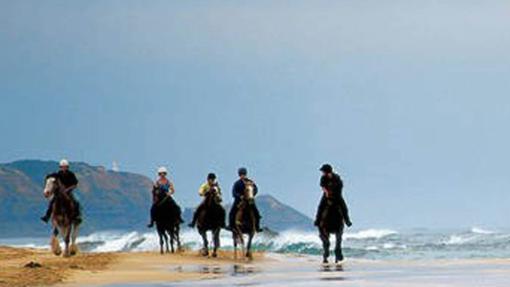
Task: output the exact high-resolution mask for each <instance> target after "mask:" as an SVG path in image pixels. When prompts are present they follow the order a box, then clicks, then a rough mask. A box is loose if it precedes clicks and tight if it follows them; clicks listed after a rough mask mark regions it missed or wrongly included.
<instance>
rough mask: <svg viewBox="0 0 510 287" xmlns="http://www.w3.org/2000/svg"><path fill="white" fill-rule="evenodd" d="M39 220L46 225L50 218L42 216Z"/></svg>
mask: <svg viewBox="0 0 510 287" xmlns="http://www.w3.org/2000/svg"><path fill="white" fill-rule="evenodd" d="M41 220H42V221H43V222H44V223H48V221H50V216H48V215H44V216H42V217H41Z"/></svg>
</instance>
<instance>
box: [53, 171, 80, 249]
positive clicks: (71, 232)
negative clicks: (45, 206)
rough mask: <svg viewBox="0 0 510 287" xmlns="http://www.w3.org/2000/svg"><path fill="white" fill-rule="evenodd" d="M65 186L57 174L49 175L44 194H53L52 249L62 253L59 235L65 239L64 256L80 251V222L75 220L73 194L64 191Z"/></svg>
mask: <svg viewBox="0 0 510 287" xmlns="http://www.w3.org/2000/svg"><path fill="white" fill-rule="evenodd" d="M64 189H65V188H64V186H63V185H62V183H61V182H60V180H59V179H58V177H57V176H56V175H55V174H51V175H48V176H47V177H46V181H45V184H44V196H45V197H46V198H49V197H51V196H53V204H52V213H51V223H52V226H53V234H52V236H51V243H50V244H51V250H52V252H53V253H54V254H55V255H57V256H58V255H60V254H62V249H61V247H60V242H59V240H58V235H59V234H60V235H61V236H62V238H63V239H64V243H65V249H64V257H69V256H72V255H75V254H76V253H77V252H78V247H77V245H76V238H77V237H78V231H79V225H80V223H79V222H76V221H74V220H73V218H74V217H75V215H76V210H75V208H76V206H75V203H74V201H73V199H72V198H71V195H69V194H68V193H66V192H65V191H64Z"/></svg>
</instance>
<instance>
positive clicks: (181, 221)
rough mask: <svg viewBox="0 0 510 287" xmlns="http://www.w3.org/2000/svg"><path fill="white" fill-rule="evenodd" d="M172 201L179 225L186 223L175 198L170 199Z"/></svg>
mask: <svg viewBox="0 0 510 287" xmlns="http://www.w3.org/2000/svg"><path fill="white" fill-rule="evenodd" d="M170 201H171V203H172V206H173V207H174V210H175V214H174V215H175V216H178V217H179V223H184V219H182V211H181V207H180V206H179V205H177V202H175V200H174V199H173V197H170Z"/></svg>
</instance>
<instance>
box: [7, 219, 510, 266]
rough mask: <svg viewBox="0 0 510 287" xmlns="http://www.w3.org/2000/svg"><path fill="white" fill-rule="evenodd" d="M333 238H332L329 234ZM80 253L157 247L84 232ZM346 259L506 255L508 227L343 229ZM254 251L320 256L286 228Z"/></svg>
mask: <svg viewBox="0 0 510 287" xmlns="http://www.w3.org/2000/svg"><path fill="white" fill-rule="evenodd" d="M48 239H49V236H48V237H45V238H4V239H1V238H0V245H7V246H14V247H32V248H47V247H48ZM331 239H332V240H333V239H334V238H333V236H332V238H331ZM181 240H182V243H183V246H184V247H186V248H189V249H197V250H198V249H199V248H200V247H201V244H202V243H201V238H200V236H199V234H198V233H197V232H196V231H195V230H190V229H185V230H183V231H182V232H181ZM78 243H79V246H80V249H81V250H82V251H84V252H108V251H124V252H139V251H157V250H158V248H159V240H158V236H157V234H156V232H155V231H154V230H153V231H147V232H139V231H101V232H96V233H92V234H89V235H82V236H80V237H79V239H78ZM221 243H222V248H224V249H227V250H229V249H232V238H231V236H230V232H226V231H224V232H222V234H221ZM343 247H344V248H343V250H344V255H345V256H346V257H347V258H356V259H370V260H422V259H476V258H479V259H487V258H510V231H508V230H487V229H482V228H478V227H473V228H468V229H465V230H462V229H460V230H446V231H438V230H429V229H414V230H413V229H411V230H396V229H375V228H374V229H363V230H353V231H350V230H349V231H347V232H346V233H345V234H344V241H343ZM253 248H254V250H258V251H265V252H268V253H274V254H283V255H284V254H301V255H309V256H320V255H321V253H322V247H321V241H320V239H319V237H318V234H317V232H312V231H296V230H288V231H284V232H280V233H279V234H265V233H260V234H258V235H257V236H256V237H255V239H254V245H253Z"/></svg>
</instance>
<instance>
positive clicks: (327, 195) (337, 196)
mask: <svg viewBox="0 0 510 287" xmlns="http://www.w3.org/2000/svg"><path fill="white" fill-rule="evenodd" d="M320 171H322V177H321V182H320V185H321V188H322V191H323V195H322V198H321V202H320V204H319V208H318V210H317V215H316V216H315V223H314V224H315V225H316V226H319V222H320V218H321V216H322V214H323V212H324V209H325V208H326V206H327V205H328V201H330V203H331V204H334V205H339V206H340V210H341V212H342V215H343V217H344V221H345V224H346V225H347V226H348V227H350V226H351V225H352V222H351V220H350V218H349V210H348V209H347V204H346V203H345V200H344V198H343V196H342V189H343V186H344V184H343V182H342V179H341V178H340V176H339V175H338V174H336V173H334V172H333V167H331V165H329V164H324V165H322V167H321V168H320Z"/></svg>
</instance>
